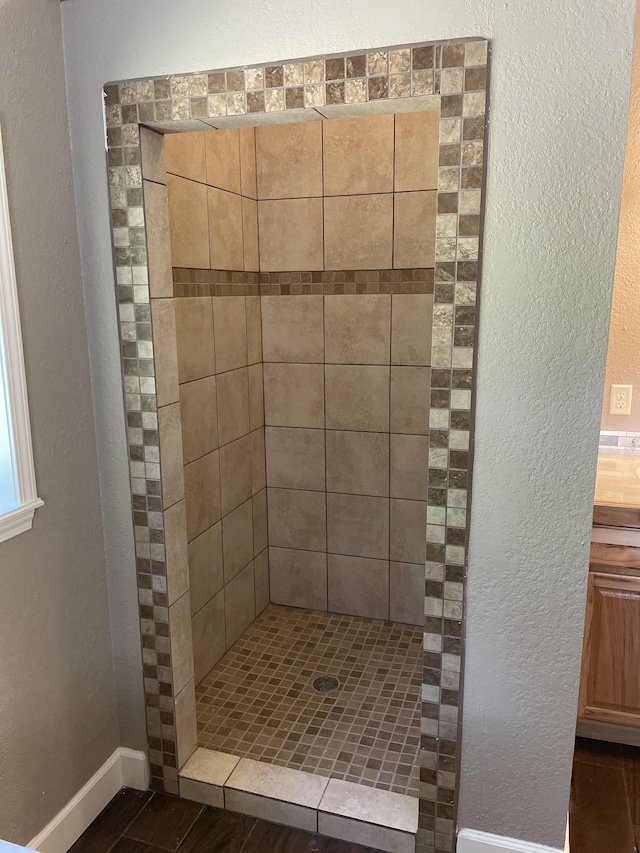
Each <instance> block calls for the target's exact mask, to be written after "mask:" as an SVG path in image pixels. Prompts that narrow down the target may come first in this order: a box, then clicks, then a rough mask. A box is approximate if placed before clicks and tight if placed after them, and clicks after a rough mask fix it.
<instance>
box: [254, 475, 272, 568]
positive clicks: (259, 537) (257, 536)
mask: <svg viewBox="0 0 640 853" xmlns="http://www.w3.org/2000/svg"><path fill="white" fill-rule="evenodd" d="M268 544H269V542H268V531H267V490H266V489H262V491H261V492H258V494H257V495H254V498H253V554H254V556H255V557H257V555H258V554H261V553H262V552H263V551H264V549H265V548H266V547H267V545H268Z"/></svg>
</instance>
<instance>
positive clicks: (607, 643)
mask: <svg viewBox="0 0 640 853" xmlns="http://www.w3.org/2000/svg"><path fill="white" fill-rule="evenodd" d="M578 716H579V717H582V718H583V719H590V720H602V721H604V722H610V723H621V724H623V725H625V724H626V725H638V724H640V578H636V577H625V576H621V575H609V574H599V573H597V572H592V573H590V574H589V588H588V594H587V614H586V621H585V635H584V647H583V653H582V675H581V680H580V697H579V706H578Z"/></svg>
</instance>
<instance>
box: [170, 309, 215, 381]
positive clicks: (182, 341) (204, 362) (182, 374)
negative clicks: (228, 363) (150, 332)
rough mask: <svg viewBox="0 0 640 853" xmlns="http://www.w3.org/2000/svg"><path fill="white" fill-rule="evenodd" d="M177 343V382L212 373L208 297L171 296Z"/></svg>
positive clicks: (213, 352) (212, 359)
mask: <svg viewBox="0 0 640 853" xmlns="http://www.w3.org/2000/svg"><path fill="white" fill-rule="evenodd" d="M173 301H174V304H175V315H176V337H177V345H178V381H179V382H191V380H192V379H201V378H202V377H203V376H211V375H212V374H214V373H215V372H216V358H215V350H214V346H213V313H212V311H211V300H210V299H206V298H203V297H188V298H181V299H174V300H173Z"/></svg>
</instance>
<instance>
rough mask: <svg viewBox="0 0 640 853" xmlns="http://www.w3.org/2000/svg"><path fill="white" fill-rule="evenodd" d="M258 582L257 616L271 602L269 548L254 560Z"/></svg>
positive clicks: (254, 569) (256, 580)
mask: <svg viewBox="0 0 640 853" xmlns="http://www.w3.org/2000/svg"><path fill="white" fill-rule="evenodd" d="M253 571H254V574H255V582H256V616H258V615H259V614H260V613H262V611H263V610H264V609H265V607H266V606H267V605H268V604H269V600H270V599H269V550H268V549H267V548H265V549H264V551H263V552H262V553H261V554H259V555H258V556H257V557H256V558H255V560H254V561H253Z"/></svg>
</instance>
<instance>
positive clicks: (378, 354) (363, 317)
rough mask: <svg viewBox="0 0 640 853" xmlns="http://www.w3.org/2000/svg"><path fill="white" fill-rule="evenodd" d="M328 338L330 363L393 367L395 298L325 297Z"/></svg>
mask: <svg viewBox="0 0 640 853" xmlns="http://www.w3.org/2000/svg"><path fill="white" fill-rule="evenodd" d="M301 298H302V299H304V298H305V297H301ZM306 298H308V297H306ZM324 335H325V360H326V361H327V362H331V363H334V364H389V340H390V336H391V296H386V295H380V296H373V295H366V294H362V295H358V296H346V295H341V296H325V298H324Z"/></svg>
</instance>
